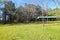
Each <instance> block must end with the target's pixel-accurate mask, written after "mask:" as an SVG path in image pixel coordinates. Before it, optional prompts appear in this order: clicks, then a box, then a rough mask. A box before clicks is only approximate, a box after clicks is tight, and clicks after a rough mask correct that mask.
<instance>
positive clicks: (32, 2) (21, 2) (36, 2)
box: [12, 0, 60, 9]
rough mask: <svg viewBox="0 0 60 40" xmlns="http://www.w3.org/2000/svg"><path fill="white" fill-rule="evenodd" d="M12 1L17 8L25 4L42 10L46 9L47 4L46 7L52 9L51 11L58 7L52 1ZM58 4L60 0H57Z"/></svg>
mask: <svg viewBox="0 0 60 40" xmlns="http://www.w3.org/2000/svg"><path fill="white" fill-rule="evenodd" d="M12 1H13V2H14V3H15V5H16V7H19V6H21V5H25V3H27V4H34V5H40V6H42V7H44V8H46V4H47V5H48V7H49V8H52V9H53V8H56V6H57V7H58V5H55V3H54V2H53V1H52V0H12ZM47 2H48V3H47ZM59 2H60V0H59ZM41 3H42V4H41Z"/></svg>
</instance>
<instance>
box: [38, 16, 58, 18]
mask: <svg viewBox="0 0 60 40" xmlns="http://www.w3.org/2000/svg"><path fill="white" fill-rule="evenodd" d="M39 18H58V17H57V16H38V17H37V19H39Z"/></svg>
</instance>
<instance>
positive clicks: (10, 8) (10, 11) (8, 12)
mask: <svg viewBox="0 0 60 40" xmlns="http://www.w3.org/2000/svg"><path fill="white" fill-rule="evenodd" d="M14 11H15V4H14V3H13V2H12V1H9V2H5V8H4V11H3V20H4V23H6V16H8V21H9V22H10V23H11V22H13V19H14Z"/></svg>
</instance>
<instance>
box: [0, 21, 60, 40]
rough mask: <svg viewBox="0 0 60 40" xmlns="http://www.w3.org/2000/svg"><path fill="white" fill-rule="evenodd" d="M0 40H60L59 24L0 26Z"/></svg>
mask: <svg viewBox="0 0 60 40" xmlns="http://www.w3.org/2000/svg"><path fill="white" fill-rule="evenodd" d="M0 40H60V22H58V23H56V22H51V23H49V24H47V23H46V24H44V27H43V24H40V23H37V24H36V23H30V24H6V25H2V24H0Z"/></svg>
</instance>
